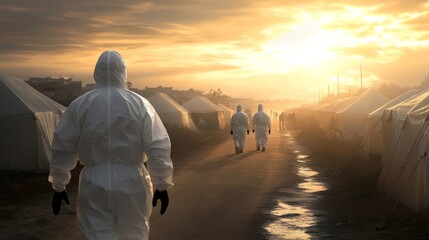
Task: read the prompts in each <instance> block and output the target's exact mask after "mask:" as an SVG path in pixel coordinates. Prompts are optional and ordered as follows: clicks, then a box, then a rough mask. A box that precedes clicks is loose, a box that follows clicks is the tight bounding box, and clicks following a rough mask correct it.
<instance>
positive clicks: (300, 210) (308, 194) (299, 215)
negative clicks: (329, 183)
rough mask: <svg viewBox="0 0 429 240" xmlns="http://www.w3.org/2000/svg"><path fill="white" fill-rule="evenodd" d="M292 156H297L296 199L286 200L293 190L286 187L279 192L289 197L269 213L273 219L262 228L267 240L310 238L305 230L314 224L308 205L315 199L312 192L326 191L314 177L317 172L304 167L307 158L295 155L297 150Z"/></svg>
mask: <svg viewBox="0 0 429 240" xmlns="http://www.w3.org/2000/svg"><path fill="white" fill-rule="evenodd" d="M294 153H295V154H298V155H297V157H296V161H297V162H298V163H299V166H297V170H298V176H300V177H302V181H301V182H300V183H298V185H297V188H298V192H299V197H297V199H295V198H293V197H292V198H291V197H290V196H291V195H290V194H291V193H292V194H293V192H295V191H296V189H291V188H287V189H284V190H285V191H282V192H283V193H286V194H287V195H289V197H287V199H284V200H283V201H278V203H277V205H276V206H275V208H274V209H272V210H271V211H270V215H272V216H273V217H274V220H273V221H272V222H270V223H268V224H267V225H266V226H265V230H266V231H267V232H268V234H269V237H268V239H270V240H279V239H310V238H312V236H311V235H310V234H309V233H310V232H311V231H309V230H310V228H311V227H313V226H314V225H315V224H316V222H317V217H316V216H315V215H314V212H313V211H312V209H310V208H308V206H310V205H309V204H311V202H312V201H314V199H316V198H317V196H316V198H315V195H314V194H313V193H316V192H321V191H325V190H326V189H327V188H326V186H325V185H324V184H323V183H322V182H319V181H318V180H317V178H316V176H317V175H318V174H319V172H317V171H314V170H312V169H311V168H309V167H307V164H306V163H307V161H309V159H308V157H309V156H310V155H305V154H299V153H300V151H294ZM301 194H302V195H301ZM292 196H293V195H292Z"/></svg>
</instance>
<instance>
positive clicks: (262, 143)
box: [252, 104, 271, 152]
mask: <svg viewBox="0 0 429 240" xmlns="http://www.w3.org/2000/svg"><path fill="white" fill-rule="evenodd" d="M252 124H253V130H252V131H253V133H255V138H256V151H259V150H261V147H262V151H263V152H265V148H266V146H267V142H268V134H270V133H271V120H270V116H268V115H267V114H266V113H265V112H264V107H263V106H262V104H259V105H258V112H256V113H255V114H254V115H253V118H252ZM255 131H256V132H255Z"/></svg>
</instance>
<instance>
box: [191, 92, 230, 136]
mask: <svg viewBox="0 0 429 240" xmlns="http://www.w3.org/2000/svg"><path fill="white" fill-rule="evenodd" d="M183 107H184V108H185V109H186V110H188V111H189V112H190V113H191V116H192V118H193V120H194V122H195V124H197V127H198V128H200V129H207V130H220V129H224V128H225V126H226V120H225V114H224V112H223V109H222V108H220V107H219V106H217V105H216V104H214V103H212V102H211V101H210V100H208V99H207V98H205V97H202V96H195V97H193V98H192V99H191V100H189V101H187V102H185V103H184V104H183Z"/></svg>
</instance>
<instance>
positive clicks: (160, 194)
mask: <svg viewBox="0 0 429 240" xmlns="http://www.w3.org/2000/svg"><path fill="white" fill-rule="evenodd" d="M158 199H159V200H161V211H160V213H161V215H163V214H164V213H165V211H166V210H167V207H168V203H169V202H170V200H169V199H168V193H167V190H164V191H158V190H155V193H154V194H153V199H152V206H153V207H156V203H157V201H158Z"/></svg>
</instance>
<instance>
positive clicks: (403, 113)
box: [378, 91, 429, 211]
mask: <svg viewBox="0 0 429 240" xmlns="http://www.w3.org/2000/svg"><path fill="white" fill-rule="evenodd" d="M428 117H429V91H425V92H423V93H420V94H418V95H416V96H414V97H412V98H409V99H408V100H406V101H404V102H402V103H399V104H397V105H395V106H393V107H391V108H388V109H386V110H385V112H384V115H383V153H382V172H381V174H380V178H379V181H378V183H379V186H380V187H381V188H382V189H383V190H384V191H386V192H387V193H388V194H389V195H392V196H393V197H395V198H396V199H397V200H399V201H400V202H402V203H403V204H405V205H406V206H408V207H410V208H411V209H413V210H415V211H418V210H420V209H425V208H427V207H428V205H429V163H428V160H429V159H428V157H429V155H428V150H429V119H428Z"/></svg>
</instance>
